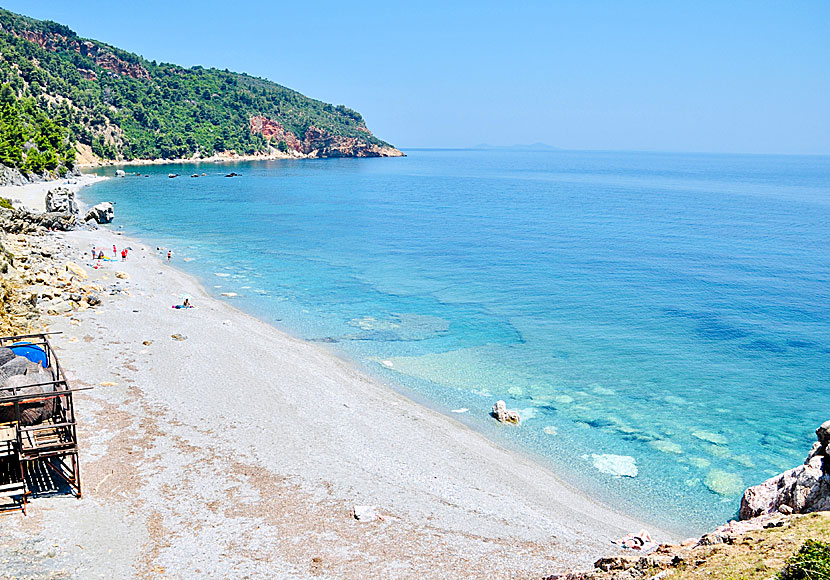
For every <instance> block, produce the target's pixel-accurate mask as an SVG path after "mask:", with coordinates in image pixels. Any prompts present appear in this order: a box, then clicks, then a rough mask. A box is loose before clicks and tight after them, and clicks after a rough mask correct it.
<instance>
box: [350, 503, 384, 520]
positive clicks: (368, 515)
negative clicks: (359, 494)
mask: <svg viewBox="0 0 830 580" xmlns="http://www.w3.org/2000/svg"><path fill="white" fill-rule="evenodd" d="M352 513H353V514H354V519H356V520H357V521H359V522H373V521H375V520H377V519H378V511H377V508H376V507H375V506H373V505H356V506H354V510H353V511H352Z"/></svg>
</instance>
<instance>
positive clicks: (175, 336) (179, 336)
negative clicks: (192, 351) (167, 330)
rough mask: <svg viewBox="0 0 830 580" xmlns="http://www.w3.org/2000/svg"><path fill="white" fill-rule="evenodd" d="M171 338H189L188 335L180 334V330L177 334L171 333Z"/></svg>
mask: <svg viewBox="0 0 830 580" xmlns="http://www.w3.org/2000/svg"><path fill="white" fill-rule="evenodd" d="M170 338H172V339H173V340H178V341H180V342H181V341H182V340H187V337H186V336H185V335H183V334H179V333H178V332H177V333H176V334H171V335H170Z"/></svg>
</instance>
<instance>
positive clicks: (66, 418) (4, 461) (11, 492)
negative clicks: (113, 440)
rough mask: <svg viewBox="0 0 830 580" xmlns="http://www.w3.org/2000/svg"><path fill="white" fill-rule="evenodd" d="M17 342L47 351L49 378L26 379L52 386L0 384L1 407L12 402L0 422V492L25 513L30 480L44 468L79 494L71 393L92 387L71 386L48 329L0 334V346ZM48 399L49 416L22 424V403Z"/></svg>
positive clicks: (76, 445)
mask: <svg viewBox="0 0 830 580" xmlns="http://www.w3.org/2000/svg"><path fill="white" fill-rule="evenodd" d="M48 334H55V333H48ZM20 342H25V343H28V344H30V345H33V346H37V347H40V348H41V349H42V350H43V351H44V352H45V353H46V357H47V362H48V367H46V370H47V371H49V373H50V374H51V378H52V380H51V381H48V382H44V383H38V384H37V385H28V386H30V387H31V386H41V387H43V386H51V387H52V390H51V391H49V392H45V393H38V394H34V395H33V394H28V395H27V394H23V393H20V392H18V391H19V388H18V387H10V388H2V387H0V407H13V413H12V416H13V420H12V421H11V422H8V423H3V424H0V477H2V479H0V498H2V497H8V498H12V499H13V500H14V501H19V503H20V506H21V508H22V510H23V513H24V514H25V513H26V503H27V501H28V498H29V497H30V496H32V495H33V493H34V492H33V491H32V487H33V486H32V485H31V484H32V482H34V481H37V480H38V478H40V479H43V474H44V469H48V470H51V472H53V473H55V474H56V475H58V476H59V477H60V478H61V479H62V480H64V481H65V482H66V483H67V484H68V485H69V487H70V488H71V490H72V491H73V493H74V494H75V495H76V496H77V497H79V498H80V497H81V470H80V465H79V462H78V435H77V429H76V427H77V424H76V420H75V405H74V401H73V398H72V395H73V393H76V392H78V391H83V390H88V389H89V388H91V387H87V388H81V389H72V388H70V386H69V384H68V383H67V381H66V377H65V376H64V374H63V369H62V368H61V366H60V362H59V361H58V357H57V356H56V354H55V351H54V349H53V348H52V345H51V343H50V342H49V339H48V338H47V333H40V334H27V335H18V336H5V337H0V347H10V346H13V345H16V344H18V343H20ZM22 388H25V387H22ZM50 399H54V412H53V413H52V415H51V416H50V417H48V418H46V419H45V420H43V421H41V422H40V423H38V424H36V425H30V426H23V425H21V407H23V406H25V405H26V404H27V403H28V404H31V403H39V402H43V401H46V400H50ZM15 463H16V464H17V465H16V466H15ZM17 473H20V476H19V478H16V474H17ZM14 498H19V500H15V499H14ZM0 513H2V512H0Z"/></svg>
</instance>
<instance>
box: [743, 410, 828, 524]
mask: <svg viewBox="0 0 830 580" xmlns="http://www.w3.org/2000/svg"><path fill="white" fill-rule="evenodd" d="M816 438H817V439H818V441H817V443H814V444H813V446H812V448H811V449H810V452H809V454H808V455H807V459H806V461H805V463H804V464H803V465H799V466H798V467H795V468H793V469H790V470H789V471H785V472H784V473H781V474H779V475H776V476H775V477H772V478H770V479H768V480H766V481H765V482H763V483H761V484H760V485H754V486H752V487H750V488H748V489H747V490H746V491H745V492H744V495H743V498H741V509H740V517H741V519H742V520H747V519H750V518H756V517H758V516H764V515H768V514H772V513H775V512H780V513H782V514H786V513H788V512H790V513H794V514H805V513H811V512H817V511H827V510H830V449H828V447H830V445H828V444H830V421H825V422H824V423H822V424H821V426H820V427H819V428H818V429H816Z"/></svg>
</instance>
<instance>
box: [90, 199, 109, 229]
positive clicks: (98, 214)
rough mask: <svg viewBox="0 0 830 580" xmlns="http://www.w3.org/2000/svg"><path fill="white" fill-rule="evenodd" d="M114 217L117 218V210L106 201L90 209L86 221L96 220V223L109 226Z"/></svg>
mask: <svg viewBox="0 0 830 580" xmlns="http://www.w3.org/2000/svg"><path fill="white" fill-rule="evenodd" d="M113 217H115V208H114V207H113V205H112V202H111V201H105V202H102V203H99V204H98V205H94V206H92V207H91V208H89V211H88V212H87V214H86V217H85V218H84V221H85V222H88V221H90V220H94V221H95V223H99V224H108V223H110V222H112V218H113Z"/></svg>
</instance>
